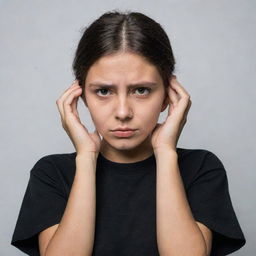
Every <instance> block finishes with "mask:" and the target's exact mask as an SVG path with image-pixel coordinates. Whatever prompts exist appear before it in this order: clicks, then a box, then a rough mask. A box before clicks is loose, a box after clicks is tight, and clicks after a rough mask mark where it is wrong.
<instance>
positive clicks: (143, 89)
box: [135, 87, 151, 95]
mask: <svg viewBox="0 0 256 256" xmlns="http://www.w3.org/2000/svg"><path fill="white" fill-rule="evenodd" d="M136 90H139V91H140V92H141V91H142V92H143V91H145V90H147V91H148V93H147V94H149V93H150V91H151V88H149V87H139V88H137V89H136ZM136 90H135V91H136ZM139 95H146V94H140V93H139Z"/></svg>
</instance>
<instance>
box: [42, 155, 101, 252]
mask: <svg viewBox="0 0 256 256" xmlns="http://www.w3.org/2000/svg"><path fill="white" fill-rule="evenodd" d="M95 208H96V157H94V155H88V156H87V155H86V156H77V158H76V173H75V177H74V181H73V185H72V188H71V190H70V194H69V199H68V202H67V206H66V209H65V212H64V214H63V217H62V219H61V222H60V224H59V226H58V228H57V230H56V232H55V234H54V235H53V237H52V239H51V240H50V242H49V244H48V247H47V249H46V254H45V255H46V256H51V255H53V256H56V255H68V256H71V255H76V256H80V255H81V256H87V255H91V253H92V249H93V244H94V232H95V210H96V209H95Z"/></svg>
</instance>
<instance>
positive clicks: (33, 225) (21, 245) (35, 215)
mask: <svg viewBox="0 0 256 256" xmlns="http://www.w3.org/2000/svg"><path fill="white" fill-rule="evenodd" d="M58 175H59V174H58V172H57V169H56V168H55V167H54V164H53V163H52V162H51V161H50V160H49V157H43V158H41V159H40V160H39V161H38V162H37V163H36V164H35V165H34V167H33V168H32V170H31V171H30V176H29V181H28V184H27V187H26V190H25V194H24V197H23V201H22V204H21V207H20V211H19V215H18V219H17V222H16V226H15V229H14V233H13V236H12V240H11V245H13V246H15V247H17V248H18V249H20V250H21V251H22V252H24V253H26V254H28V255H33V256H34V255H39V256H40V252H39V243H38V234H39V232H40V231H42V230H44V229H46V228H48V227H50V226H52V225H55V224H57V223H59V222H60V221H61V218H62V215H63V213H64V210H65V207H66V202H67V199H66V196H65V193H64V189H63V188H62V187H61V183H60V179H59V176H58Z"/></svg>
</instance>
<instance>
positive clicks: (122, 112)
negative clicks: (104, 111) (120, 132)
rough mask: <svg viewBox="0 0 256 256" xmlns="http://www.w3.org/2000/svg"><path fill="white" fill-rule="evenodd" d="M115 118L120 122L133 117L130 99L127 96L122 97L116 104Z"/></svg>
mask: <svg viewBox="0 0 256 256" xmlns="http://www.w3.org/2000/svg"><path fill="white" fill-rule="evenodd" d="M115 116H116V118H117V119H119V120H126V119H130V118H132V116H133V111H132V107H131V104H130V102H129V99H127V98H126V97H125V96H124V97H122V96H120V97H119V98H118V100H117V103H116V109H115Z"/></svg>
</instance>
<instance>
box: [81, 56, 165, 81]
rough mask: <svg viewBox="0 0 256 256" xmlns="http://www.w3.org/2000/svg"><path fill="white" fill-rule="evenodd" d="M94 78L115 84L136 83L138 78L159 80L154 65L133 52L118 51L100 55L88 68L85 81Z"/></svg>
mask: <svg viewBox="0 0 256 256" xmlns="http://www.w3.org/2000/svg"><path fill="white" fill-rule="evenodd" d="M94 80H97V81H101V80H102V82H108V83H116V84H130V83H136V82H139V81H140V80H147V81H151V82H159V81H161V77H160V75H159V72H158V71H157V69H156V67H155V66H154V65H152V64H151V63H149V62H148V61H147V60H146V59H145V58H143V57H142V56H140V55H137V54H133V53H119V54H113V55H108V56H104V57H101V58H100V59H99V60H97V61H96V62H95V63H94V64H93V65H92V66H91V67H90V69H89V70H88V73H87V78H86V83H88V82H93V81H94Z"/></svg>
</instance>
